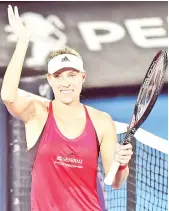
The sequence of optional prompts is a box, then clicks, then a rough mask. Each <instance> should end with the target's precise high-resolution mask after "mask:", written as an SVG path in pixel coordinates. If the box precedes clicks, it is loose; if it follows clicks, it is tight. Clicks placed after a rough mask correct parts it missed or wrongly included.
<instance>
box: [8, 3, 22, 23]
mask: <svg viewBox="0 0 169 211" xmlns="http://www.w3.org/2000/svg"><path fill="white" fill-rule="evenodd" d="M8 20H9V23H10V25H13V24H14V23H15V22H16V21H20V22H21V20H20V17H19V12H18V7H17V6H15V7H14V10H13V8H12V6H11V5H8Z"/></svg>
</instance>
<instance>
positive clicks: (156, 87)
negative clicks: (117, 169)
mask: <svg viewBox="0 0 169 211" xmlns="http://www.w3.org/2000/svg"><path fill="white" fill-rule="evenodd" d="M167 68H168V56H167V52H166V51H163V50H160V51H159V52H158V53H157V54H156V56H155V57H154V59H153V61H152V62H151V64H150V66H149V68H148V71H147V73H146V75H145V77H144V80H143V83H142V85H141V87H140V90H139V93H138V97H137V100H136V104H135V107H134V112H133V117H132V121H131V123H130V125H129V127H128V132H127V133H126V137H125V140H126V141H125V143H128V142H130V140H131V138H132V136H133V135H134V133H135V132H136V131H137V129H138V128H139V127H140V125H141V124H142V123H143V122H144V121H145V120H146V118H147V117H148V115H149V114H150V112H151V110H152V108H153V106H154V104H155V103H156V101H157V98H158V96H159V95H160V92H161V90H162V87H163V83H164V80H165V76H166V72H167ZM127 139H128V140H127Z"/></svg>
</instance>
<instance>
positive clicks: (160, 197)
mask: <svg viewBox="0 0 169 211" xmlns="http://www.w3.org/2000/svg"><path fill="white" fill-rule="evenodd" d="M115 123H116V128H117V133H118V139H119V143H120V142H121V141H123V140H124V135H125V132H126V129H127V126H128V125H126V124H123V123H118V122H115ZM132 145H133V152H134V154H133V156H132V160H131V162H130V165H129V167H130V174H129V176H128V179H127V181H126V183H125V184H124V185H123V187H122V188H120V189H118V190H114V189H113V188H112V187H111V186H107V185H104V184H103V179H104V170H103V166H102V163H101V158H100V157H99V167H98V176H99V179H100V182H101V184H102V188H103V193H104V201H105V205H104V206H105V210H106V211H143V210H144V211H167V210H168V152H167V150H168V142H167V141H166V140H164V139H162V138H160V137H157V136H155V135H153V134H151V133H149V132H146V131H145V130H143V129H139V130H138V131H137V132H136V135H135V138H133V140H132Z"/></svg>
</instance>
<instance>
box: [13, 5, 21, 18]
mask: <svg viewBox="0 0 169 211" xmlns="http://www.w3.org/2000/svg"><path fill="white" fill-rule="evenodd" d="M14 11H15V17H16V19H17V20H19V21H20V17H19V12H18V7H17V6H15V7H14Z"/></svg>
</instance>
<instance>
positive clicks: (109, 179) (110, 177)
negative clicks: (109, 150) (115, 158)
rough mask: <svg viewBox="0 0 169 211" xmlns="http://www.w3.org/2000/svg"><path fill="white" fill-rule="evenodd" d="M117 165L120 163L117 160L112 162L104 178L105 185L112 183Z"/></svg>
mask: <svg viewBox="0 0 169 211" xmlns="http://www.w3.org/2000/svg"><path fill="white" fill-rule="evenodd" d="M119 167H120V163H118V162H115V163H112V165H111V167H110V170H109V171H108V173H107V175H106V177H105V179H104V183H105V184H106V185H112V183H113V181H114V178H115V176H116V173H117V171H118V169H119Z"/></svg>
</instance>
